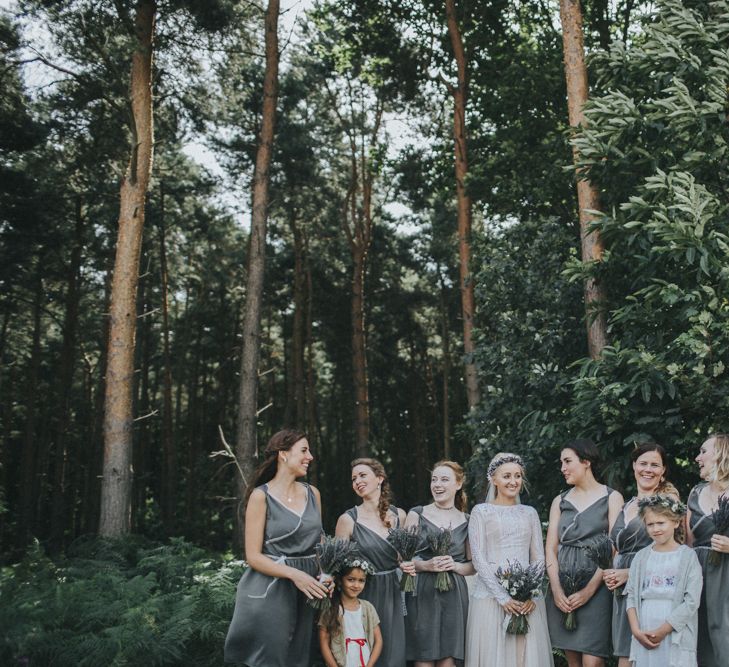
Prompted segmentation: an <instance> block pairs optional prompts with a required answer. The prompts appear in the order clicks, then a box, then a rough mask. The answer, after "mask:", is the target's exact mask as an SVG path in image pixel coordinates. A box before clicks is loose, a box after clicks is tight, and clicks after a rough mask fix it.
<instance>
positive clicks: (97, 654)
mask: <svg viewBox="0 0 729 667" xmlns="http://www.w3.org/2000/svg"><path fill="white" fill-rule="evenodd" d="M244 566H245V564H243V563H242V562H241V561H226V560H221V559H220V557H218V556H211V555H210V554H208V553H206V552H205V551H203V550H202V549H199V548H197V547H194V546H192V545H191V544H189V543H186V542H184V541H182V540H172V541H171V542H170V543H169V544H166V545H162V546H160V545H154V544H150V543H145V542H142V541H140V540H127V541H100V540H93V541H90V542H85V543H80V544H76V545H74V546H73V547H72V548H71V550H70V551H69V554H68V556H67V557H65V558H62V559H59V560H56V561H52V560H50V559H49V558H47V557H46V556H45V555H44V554H43V552H42V551H41V550H40V549H39V548H38V547H36V548H35V549H33V550H31V551H30V552H29V553H28V554H27V556H26V557H25V558H24V559H23V560H22V561H21V562H20V563H18V564H17V565H14V566H12V567H5V568H3V570H2V571H0V596H2V599H3V604H2V606H1V607H0V623H1V624H2V627H3V633H2V640H0V661H2V662H3V664H17V663H18V661H21V660H25V661H26V664H28V665H30V666H33V665H39V666H40V665H50V664H53V665H58V666H59V667H63V666H64V665H68V666H69V667H72V666H73V667H75V666H79V667H81V666H83V665H88V666H89V667H91V666H96V665H119V666H121V665H180V666H182V665H192V664H194V665H201V666H203V665H210V666H212V665H221V664H222V647H223V641H224V639H225V633H226V632H227V628H228V624H229V623H230V618H231V616H232V612H233V601H234V599H235V589H236V585H237V583H238V579H239V578H240V575H241V573H242V571H243V569H244Z"/></svg>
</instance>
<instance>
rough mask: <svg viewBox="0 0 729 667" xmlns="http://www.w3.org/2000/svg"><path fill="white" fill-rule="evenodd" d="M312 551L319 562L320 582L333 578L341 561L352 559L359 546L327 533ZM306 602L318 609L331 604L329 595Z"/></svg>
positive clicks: (326, 607)
mask: <svg viewBox="0 0 729 667" xmlns="http://www.w3.org/2000/svg"><path fill="white" fill-rule="evenodd" d="M314 551H315V553H316V559H317V562H318V563H319V570H320V574H319V577H318V579H319V581H321V582H322V583H323V582H326V581H331V580H332V579H333V578H334V574H335V573H336V571H337V568H338V566H339V565H340V564H341V563H343V562H345V561H348V560H352V559H353V558H356V557H357V556H358V555H359V547H358V546H357V543H356V542H350V541H349V540H345V539H342V538H340V537H329V536H328V535H326V536H325V537H324V539H323V540H322V541H321V542H319V544H317V545H316V546H315V547H314ZM306 602H307V604H308V605H309V606H311V607H313V608H314V609H318V610H320V611H325V610H326V609H328V608H329V607H330V606H331V604H332V601H331V599H330V598H329V597H324V598H314V599H312V600H307V601H306Z"/></svg>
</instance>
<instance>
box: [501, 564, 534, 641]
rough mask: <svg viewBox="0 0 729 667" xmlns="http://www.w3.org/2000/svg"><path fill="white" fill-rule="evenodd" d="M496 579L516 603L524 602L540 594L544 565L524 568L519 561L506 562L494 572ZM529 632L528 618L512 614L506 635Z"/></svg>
mask: <svg viewBox="0 0 729 667" xmlns="http://www.w3.org/2000/svg"><path fill="white" fill-rule="evenodd" d="M496 578H497V579H498V580H499V583H500V584H501V585H502V586H503V587H504V588H505V589H506V592H507V593H508V594H509V595H510V596H511V598H512V599H513V600H516V601H517V602H526V601H527V600H532V599H534V598H537V597H539V596H540V595H541V594H542V584H543V583H544V563H543V562H541V561H540V562H536V563H532V564H531V565H529V566H528V567H524V566H523V565H522V564H521V563H520V562H519V561H514V562H513V563H512V562H511V561H507V564H506V567H499V568H498V569H497V570H496ZM527 632H529V616H528V615H527V614H524V615H523V616H520V615H515V614H512V615H511V618H510V619H509V624H508V625H507V626H506V634H509V635H525V634H526V633H527Z"/></svg>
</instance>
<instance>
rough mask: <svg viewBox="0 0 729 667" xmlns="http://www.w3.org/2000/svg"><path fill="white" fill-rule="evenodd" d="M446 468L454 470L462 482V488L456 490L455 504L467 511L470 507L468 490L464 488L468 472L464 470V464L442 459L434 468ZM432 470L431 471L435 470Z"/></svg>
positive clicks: (457, 507)
mask: <svg viewBox="0 0 729 667" xmlns="http://www.w3.org/2000/svg"><path fill="white" fill-rule="evenodd" d="M441 466H442V467H444V468H450V469H451V470H452V471H453V474H454V475H455V476H456V482H458V483H459V484H461V485H462V486H461V488H460V489H458V491H456V497H455V499H454V501H453V504H454V505H455V507H456V509H457V510H460V511H461V512H465V511H466V508H467V507H468V497H467V496H466V492H465V491H464V490H463V486H464V485H465V483H466V473H465V472H464V470H463V466H461V465H460V464H459V463H456V462H455V461H447V460H445V459H444V460H442V461H438V462H437V463H436V464H435V465H434V466H433V470H435V469H436V468H440V467H441ZM433 470H431V473H432V472H433Z"/></svg>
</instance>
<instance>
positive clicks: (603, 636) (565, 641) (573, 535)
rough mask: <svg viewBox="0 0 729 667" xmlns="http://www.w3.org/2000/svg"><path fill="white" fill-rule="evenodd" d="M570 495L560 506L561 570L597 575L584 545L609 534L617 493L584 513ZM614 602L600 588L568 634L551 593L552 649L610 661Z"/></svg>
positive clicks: (549, 602)
mask: <svg viewBox="0 0 729 667" xmlns="http://www.w3.org/2000/svg"><path fill="white" fill-rule="evenodd" d="M568 492H569V490H568V491H565V492H564V493H563V494H562V499H561V501H560V505H559V508H560V512H561V514H560V517H559V526H558V533H559V549H558V551H557V560H558V562H559V569H560V571H566V572H570V571H574V570H576V569H578V568H589V569H590V570H592V571H594V570H595V569H596V568H595V565H594V564H593V563H592V561H591V560H590V559H589V557H588V556H587V553H586V552H585V549H584V545H585V542H586V541H587V540H589V539H590V538H592V537H595V536H597V535H599V534H600V533H607V532H608V527H609V519H608V498H609V497H610V494H611V493H613V490H612V489H611V488H609V487H608V489H607V494H606V495H604V496H603V497H602V498H599V499H598V500H596V501H595V502H594V503H593V504H592V505H590V506H589V507H586V508H585V509H584V510H582V511H581V512H578V511H577V508H576V507H575V506H574V505H573V504H572V503H571V502H570V501H569V500H567V499H566V498H565V496H566V495H567V493H568ZM612 598H613V594H612V593H611V592H610V591H609V590H608V589H607V587H605V586H600V588H598V590H597V593H595V595H593V596H592V597H591V598H590V600H589V601H588V602H587V604H585V605H583V606H582V607H580V608H579V609H578V610H577V611H576V613H575V617H576V619H577V628H576V629H575V630H565V628H564V625H563V623H562V617H563V614H562V612H561V611H560V610H559V609H558V608H557V606H556V605H555V604H554V599H553V598H552V591H551V589H550V590H549V591H548V592H547V622H548V623H549V636H550V637H551V639H552V646H554V647H556V648H561V649H562V650H568V651H577V652H579V653H587V654H588V655H594V656H598V657H602V658H607V657H609V656H610V635H611V630H610V628H611V620H612V610H613V600H612Z"/></svg>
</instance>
